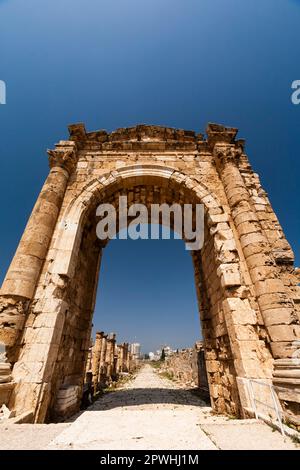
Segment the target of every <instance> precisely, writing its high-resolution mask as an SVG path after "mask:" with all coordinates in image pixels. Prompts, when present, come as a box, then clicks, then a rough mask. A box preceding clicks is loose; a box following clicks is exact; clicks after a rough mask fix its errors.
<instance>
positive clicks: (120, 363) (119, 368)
mask: <svg viewBox="0 0 300 470" xmlns="http://www.w3.org/2000/svg"><path fill="white" fill-rule="evenodd" d="M123 356H124V347H123V344H118V345H117V370H116V372H117V374H120V373H121V372H123Z"/></svg>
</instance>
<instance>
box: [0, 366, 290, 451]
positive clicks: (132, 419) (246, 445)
mask: <svg viewBox="0 0 300 470" xmlns="http://www.w3.org/2000/svg"><path fill="white" fill-rule="evenodd" d="M5 448H13V449H14V448H19V449H21V448H23V449H24V448H33V449H41V448H48V449H106V450H112V449H130V450H131V449H147V450H150V449H170V450H172V449H174V450H176V449H197V450H198V449H199V450H201V449H212V450H216V449H295V445H294V444H293V443H292V441H291V440H290V439H289V438H287V439H284V438H283V437H282V436H281V434H280V433H278V432H277V431H276V432H272V429H271V428H269V427H268V426H267V425H265V424H264V423H261V422H259V421H256V420H244V421H241V420H232V419H228V418H226V417H220V416H217V417H216V416H213V415H212V414H211V408H210V407H208V406H206V405H205V403H204V402H203V401H202V400H201V399H200V398H199V397H198V396H197V395H195V394H194V393H192V392H190V391H188V390H184V389H182V388H180V387H179V386H178V385H177V384H175V383H174V382H171V381H170V380H168V379H165V378H162V377H161V376H159V374H158V373H157V371H155V370H154V369H153V368H152V367H151V366H149V365H146V366H144V367H143V368H142V369H141V370H140V371H139V372H138V374H137V376H136V377H135V378H134V379H133V380H131V381H130V382H128V383H127V384H126V385H124V387H123V388H121V389H117V390H116V391H114V392H111V393H108V394H106V395H104V396H103V397H102V398H100V399H99V400H98V401H97V402H95V403H94V404H93V405H92V406H91V407H90V408H89V409H88V410H86V411H84V412H82V413H81V414H79V415H78V416H77V417H75V418H74V420H73V421H72V422H70V423H62V424H51V425H30V424H29V425H27V424H21V425H9V426H5V425H4V424H2V425H0V449H5Z"/></svg>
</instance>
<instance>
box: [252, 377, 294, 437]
mask: <svg viewBox="0 0 300 470" xmlns="http://www.w3.org/2000/svg"><path fill="white" fill-rule="evenodd" d="M244 380H246V383H247V389H248V393H249V397H250V401H251V406H252V408H253V411H254V414H255V418H256V419H258V418H261V419H263V420H264V421H269V422H270V421H271V422H272V418H271V416H270V415H269V416H268V417H267V416H266V415H264V414H263V413H261V412H260V411H259V409H258V406H257V405H262V406H263V407H264V408H268V409H269V410H272V411H273V412H275V416H276V419H277V421H278V425H279V429H280V431H281V434H282V435H283V436H285V431H284V426H283V422H282V411H281V406H280V403H279V400H278V398H277V395H276V393H275V390H274V387H273V385H272V384H271V383H266V382H264V381H263V380H259V379H244ZM253 384H258V385H260V386H263V387H267V388H269V390H270V397H272V404H269V403H266V402H265V401H263V400H261V399H260V398H257V397H256V396H255V392H254V387H253Z"/></svg>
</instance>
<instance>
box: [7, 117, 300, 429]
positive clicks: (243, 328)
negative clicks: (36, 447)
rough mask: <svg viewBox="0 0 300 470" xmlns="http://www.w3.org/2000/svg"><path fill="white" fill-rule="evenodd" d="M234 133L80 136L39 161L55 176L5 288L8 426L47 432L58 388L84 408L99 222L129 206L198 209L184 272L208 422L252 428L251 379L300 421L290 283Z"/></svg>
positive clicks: (158, 130) (275, 225) (266, 207)
mask: <svg viewBox="0 0 300 470" xmlns="http://www.w3.org/2000/svg"><path fill="white" fill-rule="evenodd" d="M236 133H237V130H236V129H233V128H225V127H223V126H219V125H212V124H211V125H209V126H208V129H207V139H204V138H203V136H202V135H196V134H195V133H194V132H191V131H183V130H175V129H169V128H164V127H158V126H137V127H134V128H129V129H119V130H117V131H115V132H113V133H111V134H107V133H106V132H105V131H98V132H92V133H86V131H85V129H84V126H83V125H81V124H79V125H73V126H70V138H69V140H68V141H60V142H59V143H58V144H57V145H56V148H55V150H51V151H49V152H48V153H49V161H50V167H51V170H50V174H49V176H48V178H47V180H46V182H45V185H44V187H43V189H42V191H41V193H40V196H39V198H38V201H37V203H36V205H35V207H34V209H33V212H32V215H31V218H30V219H29V222H28V225H27V227H26V229H25V232H24V235H23V237H22V239H21V241H20V244H19V247H18V250H17V252H16V255H15V257H14V259H13V261H12V264H11V266H10V268H9V270H8V273H7V276H6V278H5V280H4V283H3V286H2V289H1V309H0V312H1V313H0V342H1V343H2V345H4V346H5V355H6V356H5V355H4V353H3V354H2V356H3V358H4V356H5V362H4V359H3V358H2V361H3V363H2V368H1V371H2V377H4V380H2V382H3V384H2V385H1V384H0V387H1V388H0V398H2V401H3V402H6V403H7V404H8V406H9V407H10V408H11V409H13V410H15V412H16V413H17V414H21V413H22V412H24V411H25V412H28V413H32V419H33V420H35V421H36V422H43V421H44V420H45V419H52V418H53V417H55V415H56V400H57V396H58V393H59V390H60V389H61V387H64V388H66V387H73V389H74V390H76V393H78V405H79V401H80V393H81V388H82V382H83V371H84V366H85V361H86V356H87V351H88V348H89V340H90V330H91V322H92V315H93V309H94V302H95V292H96V286H97V281H98V272H99V266H100V259H101V252H102V249H103V247H104V245H103V243H102V242H101V241H100V240H98V239H97V236H96V217H95V210H96V207H97V205H98V204H99V203H100V202H110V203H112V204H114V205H115V206H116V207H117V204H118V196H119V195H120V194H122V195H124V194H126V195H127V196H128V201H129V202H143V203H144V204H149V205H150V204H151V203H153V202H156V203H163V202H168V203H170V204H172V203H174V202H178V203H180V204H184V203H197V202H198V203H202V204H203V205H204V206H205V242H204V246H203V248H202V249H201V250H200V251H194V252H193V261H194V270H195V282H196V288H197V293H198V300H199V310H200V316H201V323H202V329H203V335H204V341H205V355H206V365H207V371H208V378H209V387H210V395H211V400H212V404H213V407H214V409H215V410H216V411H218V412H226V413H229V414H238V415H241V416H245V415H247V413H249V412H250V411H251V402H250V400H249V396H248V393H247V379H257V378H259V379H261V380H263V381H264V382H265V383H272V381H273V383H274V385H275V386H276V389H277V391H278V395H279V398H280V399H281V402H282V405H283V407H284V410H285V412H286V414H287V415H288V416H289V418H290V419H291V420H293V422H297V419H298V418H297V414H298V412H299V393H298V392H299V381H300V376H299V364H298V362H297V360H295V354H296V352H297V347H299V346H298V344H297V338H298V339H299V310H297V306H298V304H297V299H298V297H299V289H298V287H297V282H298V279H297V271H295V270H294V268H293V253H292V251H291V248H290V246H289V244H288V243H287V241H286V239H285V237H284V234H283V232H282V229H281V227H280V225H279V222H278V220H277V218H276V215H275V214H274V212H273V210H272V208H271V205H270V203H269V200H268V198H267V196H266V193H265V192H264V191H263V189H262V188H261V185H260V182H259V178H258V176H257V175H256V174H255V173H253V171H252V169H251V167H250V164H249V161H248V158H247V156H246V154H245V153H244V142H243V141H241V140H236V139H235V137H236ZM2 348H3V346H2ZM267 399H268V397H266V400H267Z"/></svg>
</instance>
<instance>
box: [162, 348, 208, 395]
mask: <svg viewBox="0 0 300 470" xmlns="http://www.w3.org/2000/svg"><path fill="white" fill-rule="evenodd" d="M203 353H204V347H203V343H202V342H200V341H199V342H197V343H196V344H195V345H194V347H193V348H186V349H180V350H178V351H177V352H176V353H172V354H171V355H170V356H167V357H166V358H165V360H164V361H163V362H162V363H161V367H160V370H162V371H166V372H168V373H169V374H170V375H171V376H172V377H173V378H174V379H176V380H177V381H178V382H180V383H181V384H183V385H184V386H186V387H190V388H194V387H195V388H201V389H203V390H206V391H207V392H208V381H207V375H206V374H207V371H206V367H205V364H203V363H202V361H201V359H200V356H201V355H202V354H203ZM201 365H202V370H200V367H201Z"/></svg>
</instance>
